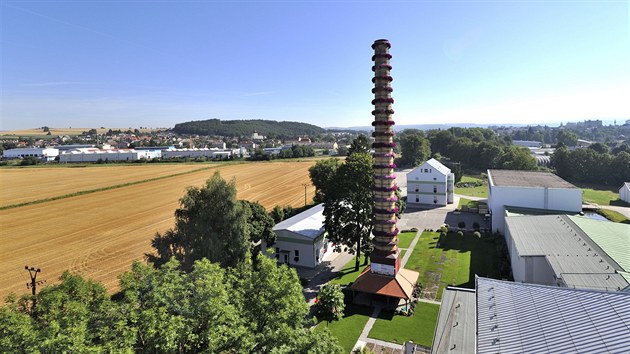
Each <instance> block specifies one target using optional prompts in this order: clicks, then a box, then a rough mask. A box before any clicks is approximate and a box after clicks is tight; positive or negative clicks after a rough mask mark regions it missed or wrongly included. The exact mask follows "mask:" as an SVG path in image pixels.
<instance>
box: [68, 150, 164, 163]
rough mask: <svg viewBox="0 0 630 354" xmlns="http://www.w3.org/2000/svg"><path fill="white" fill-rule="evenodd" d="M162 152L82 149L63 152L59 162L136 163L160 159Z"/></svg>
mask: <svg viewBox="0 0 630 354" xmlns="http://www.w3.org/2000/svg"><path fill="white" fill-rule="evenodd" d="M160 154H161V152H160V151H157V152H156V151H154V150H142V151H139V150H135V149H108V150H101V149H97V148H81V149H75V150H70V151H63V152H62V153H61V154H60V155H59V162H61V163H68V162H97V161H99V160H100V161H136V160H139V159H142V158H144V159H147V160H150V159H152V158H155V157H159V155H160Z"/></svg>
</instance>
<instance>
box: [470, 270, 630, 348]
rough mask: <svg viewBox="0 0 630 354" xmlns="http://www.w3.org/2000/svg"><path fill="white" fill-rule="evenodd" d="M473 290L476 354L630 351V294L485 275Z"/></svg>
mask: <svg viewBox="0 0 630 354" xmlns="http://www.w3.org/2000/svg"><path fill="white" fill-rule="evenodd" d="M476 289H477V328H476V330H477V353H576V352H578V353H628V352H630V337H629V335H628V334H629V333H630V293H627V292H603V291H595V290H578V289H570V288H561V287H553V286H544V285H535V284H523V283H514V282H507V281H500V280H493V279H487V278H477V279H476ZM468 325H469V326H470V325H471V323H470V322H468ZM473 325H474V324H473Z"/></svg>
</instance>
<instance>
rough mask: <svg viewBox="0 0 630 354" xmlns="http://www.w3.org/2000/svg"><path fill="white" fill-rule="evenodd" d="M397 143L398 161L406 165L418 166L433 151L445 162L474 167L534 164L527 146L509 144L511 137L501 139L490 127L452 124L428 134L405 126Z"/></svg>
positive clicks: (513, 167)
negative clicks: (460, 126) (452, 125)
mask: <svg viewBox="0 0 630 354" xmlns="http://www.w3.org/2000/svg"><path fill="white" fill-rule="evenodd" d="M397 142H398V144H399V146H400V151H401V154H402V156H401V158H400V160H399V163H400V164H401V165H405V166H412V167H413V166H417V165H419V164H421V163H422V162H424V161H426V160H427V159H429V157H430V156H431V154H432V153H433V156H434V157H435V158H436V159H438V160H442V161H443V162H445V163H446V164H449V161H451V162H457V163H461V164H462V165H463V166H464V167H465V168H471V169H475V170H486V169H489V168H502V169H511V170H534V169H536V167H537V164H536V159H534V158H533V157H532V156H531V154H530V152H529V150H528V149H526V148H522V147H518V146H514V145H511V140H510V139H503V138H500V137H499V136H498V135H496V134H495V133H494V132H493V131H492V130H490V129H482V128H457V127H454V128H449V129H446V130H430V131H428V132H427V133H425V132H424V131H421V130H417V129H406V130H404V131H403V132H402V133H400V135H399V136H398V137H397Z"/></svg>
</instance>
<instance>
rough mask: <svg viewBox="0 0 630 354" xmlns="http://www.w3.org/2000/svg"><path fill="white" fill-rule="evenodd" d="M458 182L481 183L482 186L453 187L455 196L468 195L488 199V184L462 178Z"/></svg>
mask: <svg viewBox="0 0 630 354" xmlns="http://www.w3.org/2000/svg"><path fill="white" fill-rule="evenodd" d="M460 182H464V183H465V182H483V186H478V187H455V194H459V195H469V196H472V197H479V198H488V182H487V181H485V180H483V179H481V178H476V177H470V176H462V180H461V181H460Z"/></svg>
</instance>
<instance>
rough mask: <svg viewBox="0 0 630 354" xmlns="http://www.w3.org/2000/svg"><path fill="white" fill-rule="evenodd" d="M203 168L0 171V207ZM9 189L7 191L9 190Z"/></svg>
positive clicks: (155, 165)
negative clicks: (0, 185) (0, 186)
mask: <svg viewBox="0 0 630 354" xmlns="http://www.w3.org/2000/svg"><path fill="white" fill-rule="evenodd" d="M204 167H205V168H207V167H208V165H200V164H164V165H161V164H153V165H146V164H137V165H92V166H88V167H85V165H82V166H72V165H71V166H69V167H48V168H28V169H27V170H25V169H24V168H11V169H1V170H0V183H1V184H2V186H3V187H2V188H1V189H0V207H3V206H7V205H14V204H19V203H25V202H32V201H35V200H39V199H45V198H52V197H57V196H62V195H66V194H70V193H75V192H80V191H85V190H91V189H97V188H105V187H110V186H115V185H120V184H124V183H129V182H137V181H142V180H146V179H150V178H156V177H162V176H168V175H173V174H177V173H183V172H189V171H194V170H199V169H202V168H204ZM9 186H10V188H9Z"/></svg>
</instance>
